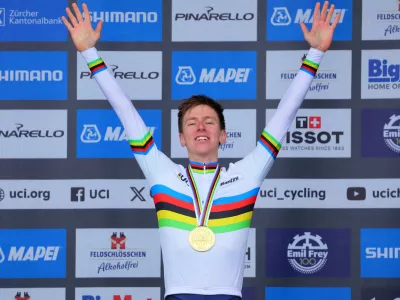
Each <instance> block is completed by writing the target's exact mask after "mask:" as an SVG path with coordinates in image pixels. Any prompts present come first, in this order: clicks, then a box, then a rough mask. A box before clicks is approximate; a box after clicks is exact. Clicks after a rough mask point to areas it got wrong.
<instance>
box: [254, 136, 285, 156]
mask: <svg viewBox="0 0 400 300" xmlns="http://www.w3.org/2000/svg"><path fill="white" fill-rule="evenodd" d="M259 141H260V144H261V145H263V146H264V148H265V149H266V150H267V151H268V152H269V154H271V156H272V158H273V159H276V157H277V156H278V153H279V150H281V144H280V143H279V142H278V141H277V140H276V139H275V138H274V137H273V136H272V135H270V134H269V133H268V132H267V131H265V130H264V131H263V133H262V134H261V137H260V140H259Z"/></svg>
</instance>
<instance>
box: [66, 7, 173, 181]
mask: <svg viewBox="0 0 400 300" xmlns="http://www.w3.org/2000/svg"><path fill="white" fill-rule="evenodd" d="M72 7H73V9H74V12H75V16H76V17H75V16H74V15H73V14H72V12H71V10H70V9H69V8H66V12H67V15H68V17H69V19H70V22H68V21H67V19H66V18H65V17H64V16H63V17H62V20H63V22H64V24H65V26H66V27H67V28H68V31H69V33H70V34H71V38H72V40H73V42H74V44H75V46H76V48H77V50H78V51H79V52H80V53H81V54H82V56H83V57H84V59H85V61H86V63H87V65H88V68H89V69H90V71H91V73H92V74H93V77H94V78H95V80H96V82H97V84H98V85H99V87H100V89H101V90H102V91H103V93H104V95H105V96H106V98H107V99H108V101H109V103H110V104H111V106H112V107H113V109H114V111H115V112H116V114H117V115H118V118H119V120H120V121H121V123H122V125H123V126H124V129H125V131H126V134H127V137H128V139H129V144H130V147H131V149H132V152H133V155H134V156H135V158H136V160H137V162H138V164H139V166H140V168H141V169H142V172H143V173H144V175H145V177H146V179H147V180H148V181H149V184H150V186H151V185H152V182H154V181H155V177H156V176H158V174H159V173H156V172H154V170H160V169H163V168H168V167H169V166H170V165H172V164H173V162H172V161H171V160H169V159H168V158H167V157H166V156H165V155H164V154H163V153H162V152H160V151H159V150H158V149H157V145H155V143H154V139H153V137H152V134H151V131H150V130H149V128H148V127H147V126H146V124H145V123H144V121H143V119H142V118H141V116H140V115H139V113H138V112H137V110H136V109H135V107H134V106H133V104H132V101H131V100H130V98H129V97H128V96H127V94H126V93H125V92H124V91H123V90H122V88H121V87H120V85H119V84H118V82H117V81H116V80H115V78H114V77H113V76H112V75H111V73H110V72H109V70H108V69H107V64H106V62H105V61H104V60H103V59H102V57H100V56H99V54H98V52H97V49H96V48H95V45H96V43H97V41H98V40H99V39H100V34H101V29H102V21H100V22H99V23H98V24H97V27H96V29H95V30H94V29H93V27H92V24H91V22H90V15H89V10H88V7H87V5H86V4H83V5H82V8H83V12H84V18H83V16H82V14H81V12H80V10H79V8H78V6H77V4H76V3H73V4H72Z"/></svg>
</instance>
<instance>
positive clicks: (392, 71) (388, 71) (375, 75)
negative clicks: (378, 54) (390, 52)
mask: <svg viewBox="0 0 400 300" xmlns="http://www.w3.org/2000/svg"><path fill="white" fill-rule="evenodd" d="M398 81H400V65H399V64H388V61H387V59H382V60H380V59H370V60H368V82H398Z"/></svg>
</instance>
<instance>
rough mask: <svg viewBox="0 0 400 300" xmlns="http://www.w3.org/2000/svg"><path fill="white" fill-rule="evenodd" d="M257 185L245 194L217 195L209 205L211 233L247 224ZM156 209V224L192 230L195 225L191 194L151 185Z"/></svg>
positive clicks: (243, 226)
mask: <svg viewBox="0 0 400 300" xmlns="http://www.w3.org/2000/svg"><path fill="white" fill-rule="evenodd" d="M258 191H259V188H255V189H253V190H250V191H248V192H246V193H243V194H240V195H236V196H232V197H224V198H218V199H215V200H214V204H213V206H212V207H211V212H210V216H209V219H208V225H207V227H209V228H210V229H211V230H212V231H213V232H214V233H225V232H232V231H236V230H239V229H243V228H248V227H250V224H251V219H252V216H253V210H254V204H255V202H256V198H257V195H258ZM151 194H152V195H153V199H154V204H155V207H156V211H157V219H158V226H159V227H160V228H161V227H170V228H176V229H181V230H186V231H191V230H192V229H194V228H195V227H196V226H197V220H196V213H195V211H194V206H193V201H192V199H191V198H190V197H188V196H186V195H184V194H181V193H178V192H176V191H174V190H171V189H169V188H168V187H166V186H164V185H155V186H153V187H152V188H151Z"/></svg>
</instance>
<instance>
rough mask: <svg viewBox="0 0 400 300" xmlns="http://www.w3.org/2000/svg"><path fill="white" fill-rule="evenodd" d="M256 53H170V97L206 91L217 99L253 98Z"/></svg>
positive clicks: (177, 97)
mask: <svg viewBox="0 0 400 300" xmlns="http://www.w3.org/2000/svg"><path fill="white" fill-rule="evenodd" d="M256 56H257V54H256V52H254V51H235V52H230V51H218V52H211V51H210V52H195V51H194V52H181V51H179V52H174V53H173V54H172V99H173V100H180V99H183V98H186V97H188V96H191V95H193V94H206V95H208V96H210V97H213V98H215V99H218V100H238V99H240V100H255V99H256V82H257V78H256V75H257V63H256Z"/></svg>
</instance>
